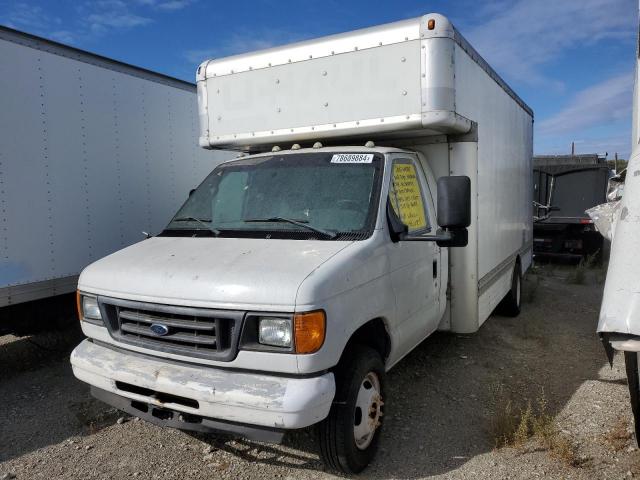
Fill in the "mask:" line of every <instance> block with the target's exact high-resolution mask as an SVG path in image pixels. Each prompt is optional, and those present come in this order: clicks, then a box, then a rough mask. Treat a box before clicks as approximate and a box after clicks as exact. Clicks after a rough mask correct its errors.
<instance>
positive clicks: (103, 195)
mask: <svg viewBox="0 0 640 480" xmlns="http://www.w3.org/2000/svg"><path fill="white" fill-rule="evenodd" d="M0 92H2V93H1V94H0V99H1V100H0V331H2V330H15V329H18V330H20V329H22V328H23V327H25V325H23V324H22V322H27V321H29V319H27V318H26V316H27V315H21V314H19V313H22V312H23V311H25V310H29V308H27V307H29V305H21V306H19V307H13V306H14V305H17V304H22V303H23V302H31V303H33V302H32V301H35V300H38V299H43V298H46V297H51V296H55V295H60V294H64V293H72V292H74V291H75V290H76V286H77V281H78V274H79V273H80V271H81V270H82V269H83V268H84V267H85V266H87V265H88V264H89V263H91V262H93V261H95V260H97V259H99V258H101V257H103V256H105V255H107V254H109V253H112V252H114V251H116V250H118V249H121V248H123V247H125V246H127V245H130V244H132V243H134V242H136V241H138V240H140V239H141V238H143V237H142V233H141V232H142V231H143V230H146V231H147V232H155V231H159V230H160V229H161V227H162V226H163V224H164V223H166V222H165V218H166V216H168V215H170V214H171V213H172V212H174V211H175V209H176V208H177V207H178V206H179V205H180V204H181V203H182V202H183V201H184V199H185V198H186V197H187V195H188V192H189V190H190V189H191V188H193V187H194V186H196V185H197V184H198V182H199V181H200V180H201V178H202V176H204V175H205V174H206V173H208V172H209V171H210V170H211V169H212V168H213V167H214V166H215V165H216V160H217V162H219V161H221V160H222V159H223V158H225V157H228V154H226V155H225V154H224V153H214V152H207V151H205V150H203V149H201V148H199V147H198V145H197V138H196V136H197V133H196V132H197V129H198V127H197V122H198V114H197V97H196V88H195V85H194V84H191V83H188V82H184V81H181V80H177V79H175V78H171V77H167V76H165V75H161V74H158V73H154V72H150V71H148V70H144V69H141V68H137V67H134V66H131V65H127V64H124V63H121V62H116V61H114V60H111V59H108V58H104V57H101V56H98V55H94V54H91V53H88V52H85V51H82V50H78V49H76V48H72V47H69V46H66V45H61V44H58V43H55V42H51V41H48V40H45V39H42V38H39V37H35V36H33V35H29V34H26V33H23V32H19V31H16V30H12V29H10V28H6V27H0ZM73 304H74V302H73V297H71V312H73V310H74V309H73ZM9 306H10V307H9ZM23 307H24V308H23ZM51 310H53V308H51V304H46V305H44V308H43V311H45V312H47V311H51ZM43 317H44V315H40V318H43ZM12 322H13V323H16V324H13V323H12ZM17 322H20V324H17ZM10 323H11V325H10Z"/></svg>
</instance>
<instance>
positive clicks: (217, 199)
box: [162, 153, 383, 240]
mask: <svg viewBox="0 0 640 480" xmlns="http://www.w3.org/2000/svg"><path fill="white" fill-rule="evenodd" d="M382 164H383V162H382V156H381V155H379V154H372V153H363V154H334V153H299V154H284V155H283V154H279V155H278V154H274V155H269V156H261V157H255V158H247V159H246V160H236V161H232V162H228V163H225V164H222V165H220V166H218V167H217V168H216V169H215V170H214V171H213V172H211V174H210V175H209V176H208V177H207V178H206V179H205V181H204V182H202V184H200V186H199V187H198V188H197V189H196V190H195V191H194V192H193V193H192V194H191V195H190V196H189V198H188V200H187V201H186V202H185V203H184V205H183V206H182V207H181V208H180V210H179V211H178V213H177V214H176V215H175V217H174V218H173V219H172V220H171V222H170V223H169V225H168V226H167V228H166V229H165V231H164V232H163V233H162V235H164V236H169V235H173V236H177V235H209V236H224V237H240V236H241V237H246V236H249V237H262V238H296V239H310V238H317V239H322V240H334V239H340V240H346V239H349V240H359V239H363V238H367V237H368V236H369V235H371V231H372V230H373V228H374V225H375V215H376V213H377V208H376V206H377V201H378V198H379V190H380V180H381V170H382Z"/></svg>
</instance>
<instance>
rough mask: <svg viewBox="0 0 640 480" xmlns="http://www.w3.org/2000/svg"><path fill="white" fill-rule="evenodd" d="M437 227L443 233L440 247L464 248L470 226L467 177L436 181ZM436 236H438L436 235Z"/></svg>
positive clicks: (469, 195) (450, 177)
mask: <svg viewBox="0 0 640 480" xmlns="http://www.w3.org/2000/svg"><path fill="white" fill-rule="evenodd" d="M438 225H439V226H440V228H442V229H444V232H438V234H440V235H442V237H443V238H442V240H437V243H438V246H440V247H466V246H467V244H468V243H469V233H468V231H467V227H468V226H469V225H471V180H470V179H469V177H467V176H449V177H440V178H439V179H438ZM437 236H438V235H437ZM447 237H448V238H447Z"/></svg>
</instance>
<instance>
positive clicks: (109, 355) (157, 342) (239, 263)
mask: <svg viewBox="0 0 640 480" xmlns="http://www.w3.org/2000/svg"><path fill="white" fill-rule="evenodd" d="M197 86H198V100H199V102H198V105H199V115H200V140H199V142H200V145H201V146H203V147H205V148H208V149H232V150H237V151H240V152H241V153H242V154H243V156H241V158H237V159H234V160H232V161H228V162H225V163H223V164H221V165H219V166H218V167H217V168H216V169H215V170H213V172H212V173H211V174H210V175H209V176H208V177H207V178H206V179H205V180H204V181H203V182H202V184H201V185H200V186H199V187H198V188H197V189H196V190H195V191H194V192H193V194H192V195H191V196H190V197H189V199H188V200H187V201H186V202H185V204H184V205H183V206H182V207H181V208H180V209H179V210H178V213H177V214H176V215H175V216H174V218H173V219H172V220H171V221H170V222H169V224H168V225H167V227H166V228H165V230H164V231H162V232H161V233H160V234H159V235H158V236H156V237H153V238H150V239H147V240H144V241H142V242H140V243H138V244H136V245H133V246H131V247H129V248H126V249H124V250H122V251H120V252H117V253H114V254H112V255H110V256H108V257H106V258H104V259H102V260H99V261H97V262H95V263H94V264H92V265H90V266H89V267H87V268H86V269H85V270H84V271H83V272H82V274H81V276H80V279H79V284H78V289H79V292H78V304H79V307H80V316H81V318H82V322H81V324H82V328H83V331H84V333H85V334H86V335H87V337H88V339H87V340H85V341H83V342H82V343H81V344H80V345H79V346H78V347H77V348H76V349H75V350H74V352H73V354H72V356H71V363H72V365H73V370H74V374H75V375H76V377H77V378H79V379H80V380H82V381H84V382H87V383H88V384H90V385H91V386H92V392H93V394H94V395H95V396H96V397H98V398H100V399H102V400H104V401H105V402H107V403H110V404H111V405H114V406H116V407H118V408H120V409H122V410H124V411H127V412H129V413H131V414H133V415H136V416H139V417H141V418H144V419H146V420H148V421H150V422H154V423H156V424H160V425H166V426H171V427H177V428H183V429H191V430H204V431H208V430H213V431H226V432H231V433H233V434H236V435H242V436H246V437H248V438H254V439H260V440H267V441H278V440H280V439H281V438H282V436H283V435H284V433H285V432H286V431H288V430H291V429H297V428H304V427H308V426H310V425H314V424H317V429H316V431H317V432H318V439H319V445H320V450H321V455H322V458H323V460H324V461H325V462H326V464H327V465H328V466H329V467H331V468H334V469H337V470H341V471H345V472H358V471H360V470H362V469H363V468H365V467H366V465H367V464H368V462H369V461H370V460H371V458H372V456H373V455H374V453H375V450H376V446H377V443H378V439H379V435H378V432H379V431H380V427H381V426H382V423H383V420H384V411H385V404H388V403H389V402H392V401H393V399H392V398H387V396H386V393H385V392H386V391H385V372H386V371H388V370H389V369H390V368H392V367H393V366H394V365H396V364H397V363H398V362H400V360H401V359H402V358H403V357H404V356H405V355H407V354H408V353H409V352H410V351H411V350H412V349H413V348H414V347H415V346H416V345H418V344H419V343H420V342H422V340H423V339H425V338H426V337H427V336H429V335H430V334H431V333H432V332H434V331H435V330H437V329H438V328H440V329H443V330H448V331H453V332H465V333H468V332H474V331H476V330H478V328H480V326H481V325H482V323H483V322H484V321H485V320H486V319H487V317H489V315H490V314H491V312H492V311H493V310H494V309H495V308H496V307H500V308H501V310H502V311H503V312H504V313H506V314H508V315H517V314H518V313H519V310H520V298H521V295H520V291H521V279H522V275H523V274H524V272H525V271H526V270H527V268H528V267H529V266H530V264H531V258H532V216H531V185H532V179H531V172H532V170H531V157H532V124H533V114H532V112H531V110H530V109H529V107H527V105H526V104H525V103H524V102H523V101H522V100H521V99H520V98H519V97H518V96H517V95H516V94H515V93H514V92H513V91H512V90H511V89H510V88H509V87H508V86H507V85H506V84H505V82H504V81H503V80H502V79H501V78H500V77H499V76H498V75H497V74H496V72H495V71H494V70H493V69H492V68H491V67H490V66H489V65H488V64H487V63H486V62H485V61H484V60H483V59H482V58H481V57H480V55H479V54H478V53H477V52H476V51H475V50H474V49H473V47H471V45H469V43H468V42H467V41H466V40H465V39H464V38H463V37H462V36H461V35H460V33H459V32H458V31H457V30H455V28H454V27H453V25H452V24H451V23H450V22H449V21H448V20H447V19H446V18H445V17H443V16H441V15H438V14H429V15H425V16H422V17H419V18H414V19H410V20H405V21H401V22H396V23H391V24H387V25H382V26H379V27H373V28H368V29H364V30H357V31H354V32H349V33H345V34H340V35H333V36H330V37H325V38H320V39H316V40H310V41H307V42H302V43H296V44H292V45H286V46H283V47H277V48H272V49H269V50H263V51H258V52H255V53H248V54H244V55H238V56H235V57H230V58H225V59H219V60H211V61H206V62H204V63H202V64H201V66H200V67H199V68H198V71H197ZM247 153H250V155H246V154H247ZM436 212H437V214H436ZM438 227H439V228H438Z"/></svg>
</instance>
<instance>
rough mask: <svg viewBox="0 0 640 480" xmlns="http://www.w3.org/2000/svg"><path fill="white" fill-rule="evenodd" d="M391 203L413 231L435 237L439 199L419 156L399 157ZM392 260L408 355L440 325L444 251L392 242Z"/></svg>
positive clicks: (431, 245) (402, 336) (420, 244)
mask: <svg viewBox="0 0 640 480" xmlns="http://www.w3.org/2000/svg"><path fill="white" fill-rule="evenodd" d="M389 199H390V201H391V205H392V207H393V209H394V210H395V212H396V214H397V215H398V216H399V217H400V219H401V220H402V222H403V223H404V224H405V225H407V226H408V228H409V233H412V234H420V235H424V234H429V233H433V234H435V230H436V218H435V213H434V212H435V210H434V201H433V197H432V194H431V191H430V190H429V186H428V184H427V181H426V176H425V174H424V171H423V170H422V167H421V166H420V163H419V162H418V161H417V158H416V156H415V155H411V154H394V155H393V157H392V163H391V175H390V180H389ZM389 261H390V270H391V283H392V288H393V293H394V296H395V299H396V321H397V322H398V323H397V333H398V339H399V342H398V347H399V348H398V349H399V353H400V355H401V356H402V355H404V354H405V353H407V352H408V351H410V350H411V349H412V348H413V347H415V346H416V345H417V344H418V343H420V342H421V341H422V340H423V339H424V338H426V337H427V336H428V335H429V334H431V333H432V332H433V331H434V330H436V328H437V327H438V323H439V321H440V318H439V316H440V305H439V288H438V284H439V276H440V265H439V263H440V247H438V246H437V245H436V242H411V241H402V240H401V241H399V242H395V243H393V242H390V243H389Z"/></svg>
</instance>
